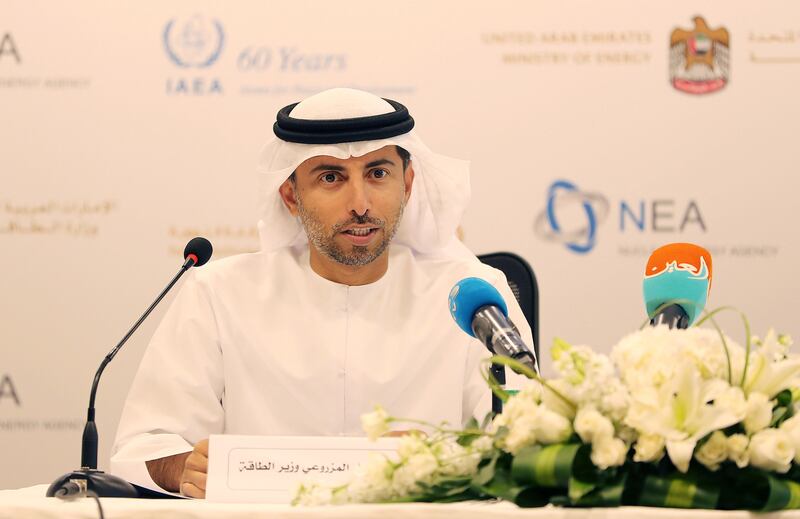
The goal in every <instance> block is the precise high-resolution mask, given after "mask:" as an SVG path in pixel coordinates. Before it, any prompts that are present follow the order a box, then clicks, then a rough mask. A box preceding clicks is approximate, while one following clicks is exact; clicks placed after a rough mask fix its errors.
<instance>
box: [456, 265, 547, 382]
mask: <svg viewBox="0 0 800 519" xmlns="http://www.w3.org/2000/svg"><path fill="white" fill-rule="evenodd" d="M447 303H448V306H449V307H450V315H451V316H452V317H453V320H455V322H456V323H457V324H458V326H459V327H460V328H461V329H462V330H464V331H465V332H467V333H468V334H469V335H471V336H473V337H475V338H476V339H478V340H479V341H481V342H482V343H483V344H484V346H486V347H487V348H488V349H489V351H491V352H492V353H494V354H495V355H501V356H503V357H510V358H512V359H514V360H516V361H518V362H520V363H522V364H523V365H525V366H527V367H528V368H530V369H532V370H533V371H534V372H535V373H537V374H539V362H538V360H537V359H536V354H535V353H534V351H533V350H532V349H531V348H528V346H527V345H526V344H525V342H524V341H523V340H522V337H520V335H519V330H517V327H516V326H514V323H512V322H511V320H510V319H509V318H508V306H506V302H505V300H504V299H503V296H502V295H500V292H498V291H497V289H496V288H495V287H493V286H492V285H491V283H489V282H488V281H485V280H483V279H480V278H465V279H462V280H461V281H459V282H458V283H456V284H455V286H454V287H453V289H452V290H451V291H450V296H449V297H448V298H447ZM521 374H524V373H521Z"/></svg>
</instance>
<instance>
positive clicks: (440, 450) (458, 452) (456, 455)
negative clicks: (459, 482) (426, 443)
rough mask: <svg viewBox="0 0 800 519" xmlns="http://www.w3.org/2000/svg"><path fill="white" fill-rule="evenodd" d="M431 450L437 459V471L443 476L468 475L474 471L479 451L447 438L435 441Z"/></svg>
mask: <svg viewBox="0 0 800 519" xmlns="http://www.w3.org/2000/svg"><path fill="white" fill-rule="evenodd" d="M431 450H432V451H433V454H434V455H435V456H436V459H437V460H438V461H439V471H440V472H441V473H442V474H443V475H445V476H468V475H472V474H474V473H475V471H476V469H477V468H478V462H479V461H480V459H481V455H480V453H477V452H473V451H472V450H471V449H467V448H466V447H463V446H462V445H459V444H458V442H456V441H455V440H453V439H451V438H449V439H446V440H443V441H440V442H437V443H435V444H434V445H433V446H432V447H431Z"/></svg>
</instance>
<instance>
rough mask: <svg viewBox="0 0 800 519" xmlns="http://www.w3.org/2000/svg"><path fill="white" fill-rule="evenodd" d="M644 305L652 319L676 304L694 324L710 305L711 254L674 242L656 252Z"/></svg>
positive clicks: (649, 267)
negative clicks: (671, 303) (667, 307)
mask: <svg viewBox="0 0 800 519" xmlns="http://www.w3.org/2000/svg"><path fill="white" fill-rule="evenodd" d="M643 289H644V303H645V306H646V308H647V315H648V316H650V318H651V319H652V318H653V317H654V315H655V312H656V310H657V309H658V308H659V307H660V306H662V305H664V304H666V303H669V302H670V301H675V302H676V304H678V305H679V306H681V307H682V308H683V309H684V310H685V311H686V314H687V315H688V316H689V324H692V323H693V322H694V321H695V319H697V317H698V316H699V315H700V313H701V312H702V311H703V309H704V308H705V306H706V302H707V300H708V293H709V290H710V289H711V253H709V252H708V251H707V250H706V249H704V248H703V247H700V246H699V245H695V244H693V243H670V244H668V245H664V246H663V247H659V248H658V249H656V250H654V251H653V253H652V254H651V255H650V258H649V259H648V260H647V267H646V268H645V273H644V285H643Z"/></svg>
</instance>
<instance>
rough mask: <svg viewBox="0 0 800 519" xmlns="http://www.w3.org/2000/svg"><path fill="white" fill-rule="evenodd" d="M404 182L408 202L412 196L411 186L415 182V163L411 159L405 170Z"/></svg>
mask: <svg viewBox="0 0 800 519" xmlns="http://www.w3.org/2000/svg"><path fill="white" fill-rule="evenodd" d="M403 183H404V184H405V190H406V195H405V200H406V203H408V198H409V197H410V196H411V186H412V185H413V184H414V164H412V163H411V162H410V161H409V163H408V166H406V170H405V171H404V172H403Z"/></svg>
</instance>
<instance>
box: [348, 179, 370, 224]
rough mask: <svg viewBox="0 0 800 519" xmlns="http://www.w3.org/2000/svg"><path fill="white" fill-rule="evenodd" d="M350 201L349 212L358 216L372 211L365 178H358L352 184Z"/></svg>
mask: <svg viewBox="0 0 800 519" xmlns="http://www.w3.org/2000/svg"><path fill="white" fill-rule="evenodd" d="M349 187H350V199H349V200H348V206H349V207H348V208H347V210H348V212H349V211H355V213H356V214H358V215H362V216H363V215H364V214H366V212H367V211H368V210H369V209H370V200H369V193H368V190H367V185H366V182H365V181H364V179H363V178H356V179H353V180H352V181H351V182H350V186H349Z"/></svg>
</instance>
